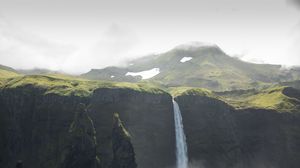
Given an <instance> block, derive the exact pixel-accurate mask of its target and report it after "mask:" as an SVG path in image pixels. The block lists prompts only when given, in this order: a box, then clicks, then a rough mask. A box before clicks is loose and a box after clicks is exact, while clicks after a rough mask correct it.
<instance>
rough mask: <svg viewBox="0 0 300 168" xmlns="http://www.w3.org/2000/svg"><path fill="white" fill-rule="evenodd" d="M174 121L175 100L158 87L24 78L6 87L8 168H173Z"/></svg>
mask: <svg viewBox="0 0 300 168" xmlns="http://www.w3.org/2000/svg"><path fill="white" fill-rule="evenodd" d="M82 104H84V106H85V108H82V107H81V106H82ZM115 112H118V113H119V115H120V117H119V119H118V120H116V118H114V113H115ZM172 116H173V112H172V99H171V96H170V95H169V94H167V93H166V92H164V91H162V90H160V89H157V88H153V87H151V86H146V85H143V84H127V83H109V82H99V81H87V80H81V79H80V80H79V79H73V78H70V79H69V78H66V77H64V78H61V77H53V76H24V77H17V78H14V79H11V80H9V81H7V82H6V83H5V84H4V85H2V86H1V89H0V135H1V136H0V167H8V168H13V167H15V165H16V163H17V162H18V161H19V160H22V162H23V166H24V167H31V168H59V167H70V165H71V167H74V166H72V165H76V166H77V167H80V166H81V165H88V167H93V168H94V167H95V166H96V167H97V168H99V167H100V168H110V167H123V168H125V167H131V165H135V164H136V165H137V166H138V167H142V168H147V167H170V166H172V164H173V163H175V152H174V150H175V149H174V146H175V142H174V141H175V140H174V139H175V138H174V131H173V130H174V129H173V127H174V124H173V117H172ZM121 121H122V122H121ZM121 123H122V124H121ZM120 128H126V132H128V133H129V134H130V135H131V136H130V138H128V137H124V133H125V129H124V130H120ZM82 142H84V143H82ZM117 151H122V152H121V153H118V152H117ZM158 151H159V152H158ZM81 156H82V157H81ZM74 158H80V159H76V161H74V160H75V159H74ZM116 160H117V162H115V161H116ZM95 162H96V163H95ZM113 163H114V164H113ZM115 163H119V164H118V165H119V166H116V165H115ZM67 165H69V166H67ZM76 166H75V167H76Z"/></svg>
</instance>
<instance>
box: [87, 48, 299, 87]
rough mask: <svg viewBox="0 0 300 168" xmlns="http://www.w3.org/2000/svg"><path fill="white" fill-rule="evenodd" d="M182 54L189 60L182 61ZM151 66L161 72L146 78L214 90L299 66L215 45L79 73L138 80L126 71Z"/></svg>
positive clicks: (295, 75)
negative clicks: (261, 60) (252, 59)
mask: <svg viewBox="0 0 300 168" xmlns="http://www.w3.org/2000/svg"><path fill="white" fill-rule="evenodd" d="M184 57H187V58H191V60H189V61H186V62H181V60H182V59H183V58H184ZM153 68H159V71H160V73H159V74H158V75H156V76H154V77H152V78H150V79H147V81H152V82H156V83H160V84H162V85H165V86H167V87H177V86H188V87H202V88H207V89H211V90H217V91H225V90H236V89H249V88H262V87H265V86H269V85H270V84H272V83H278V82H283V81H290V80H295V79H300V71H299V69H291V70H284V69H282V67H281V66H280V65H269V64H254V63H248V62H244V61H241V60H239V59H237V58H233V57H230V56H228V55H227V54H226V53H224V52H223V51H222V50H221V49H220V48H219V47H218V46H215V45H212V46H199V47H189V48H180V47H177V48H174V49H173V50H170V51H168V52H166V53H163V54H159V55H151V56H147V57H143V58H139V59H136V60H133V61H131V62H129V63H128V66H127V67H125V68H118V67H108V68H104V69H93V70H92V71H90V72H88V73H86V74H83V75H82V77H84V78H88V79H100V80H111V81H129V82H137V81H141V80H142V78H141V77H140V76H135V77H132V76H129V75H127V76H126V73H127V72H140V71H146V70H150V69H153Z"/></svg>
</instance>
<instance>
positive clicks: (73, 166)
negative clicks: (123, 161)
mask: <svg viewBox="0 0 300 168" xmlns="http://www.w3.org/2000/svg"><path fill="white" fill-rule="evenodd" d="M129 143H130V142H129ZM96 146H97V142H96V130H95V128H94V124H93V121H92V120H91V118H90V117H89V116H88V114H87V111H86V109H85V105H84V104H81V106H79V109H78V111H77V112H76V113H75V118H74V121H73V122H72V124H71V126H70V129H69V141H68V142H67V146H66V149H65V152H64V153H63V155H62V158H63V163H62V167H61V168H83V167H84V168H97V167H98V168H100V166H99V165H100V160H99V158H98V157H97V155H96ZM124 152H126V151H124Z"/></svg>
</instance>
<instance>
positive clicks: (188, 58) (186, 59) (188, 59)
mask: <svg viewBox="0 0 300 168" xmlns="http://www.w3.org/2000/svg"><path fill="white" fill-rule="evenodd" d="M191 59H193V58H192V57H183V58H181V60H180V62H182V63H184V62H187V61H190V60H191Z"/></svg>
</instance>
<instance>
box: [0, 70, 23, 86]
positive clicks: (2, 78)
mask: <svg viewBox="0 0 300 168" xmlns="http://www.w3.org/2000/svg"><path fill="white" fill-rule="evenodd" d="M17 76H21V75H20V74H18V73H16V72H13V71H9V70H5V69H0V86H1V85H3V84H4V83H5V82H6V81H7V80H8V79H10V78H14V77H17Z"/></svg>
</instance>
